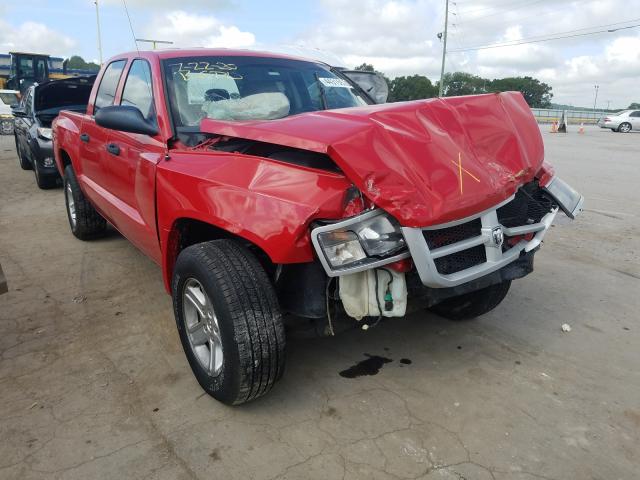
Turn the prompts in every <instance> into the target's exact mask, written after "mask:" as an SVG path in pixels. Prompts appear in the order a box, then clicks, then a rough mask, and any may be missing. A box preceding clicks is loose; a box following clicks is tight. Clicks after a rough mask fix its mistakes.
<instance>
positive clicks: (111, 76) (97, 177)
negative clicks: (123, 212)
mask: <svg viewBox="0 0 640 480" xmlns="http://www.w3.org/2000/svg"><path fill="white" fill-rule="evenodd" d="M126 63H127V61H126V60H116V61H113V62H111V63H110V64H109V65H108V66H107V68H106V69H105V71H104V74H103V75H102V77H101V78H100V80H99V82H100V83H99V86H98V91H97V93H96V97H95V99H94V103H93V105H91V104H90V105H89V106H88V109H87V115H85V116H84V120H83V122H82V126H81V128H80V158H81V162H80V168H79V171H78V172H76V175H77V176H78V178H79V179H80V182H81V183H82V185H83V187H84V190H85V193H86V195H87V196H88V197H89V198H90V199H91V201H92V202H93V204H94V205H95V206H96V207H97V208H98V210H99V211H100V212H101V213H103V214H104V215H105V216H106V217H109V208H108V207H109V199H108V192H107V190H106V178H107V169H106V165H105V161H106V158H105V157H106V150H105V147H106V145H107V135H108V131H107V130H106V129H104V128H102V127H99V126H98V125H96V122H95V114H96V112H97V111H98V110H100V108H102V107H106V106H108V105H113V103H114V101H115V98H116V92H117V89H118V83H119V82H120V77H121V76H122V72H123V71H124V67H125V65H126Z"/></svg>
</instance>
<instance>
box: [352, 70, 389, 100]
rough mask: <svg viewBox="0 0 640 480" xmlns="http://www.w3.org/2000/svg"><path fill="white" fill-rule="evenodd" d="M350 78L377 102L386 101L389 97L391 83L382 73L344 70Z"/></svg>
mask: <svg viewBox="0 0 640 480" xmlns="http://www.w3.org/2000/svg"><path fill="white" fill-rule="evenodd" d="M340 73H342V74H343V75H344V76H345V77H347V78H348V79H349V80H351V81H352V82H354V83H355V84H356V85H358V86H359V87H360V88H361V89H362V90H364V91H365V92H366V93H367V95H369V96H370V97H371V98H372V99H373V101H374V102H376V103H386V101H387V98H389V85H387V81H386V80H385V79H384V77H383V76H382V75H380V74H379V73H376V72H367V71H364V70H342V71H341V72H340Z"/></svg>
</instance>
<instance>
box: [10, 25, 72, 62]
mask: <svg viewBox="0 0 640 480" xmlns="http://www.w3.org/2000/svg"><path fill="white" fill-rule="evenodd" d="M75 46H76V41H75V40H74V39H72V38H70V37H68V36H67V35H65V34H63V33H61V32H58V31H56V30H53V29H51V28H49V27H47V26H46V25H44V24H42V23H36V22H24V23H22V24H20V25H18V26H14V25H11V24H9V23H7V22H6V21H4V20H2V19H0V51H2V52H9V51H26V52H56V54H57V55H68V54H70V53H71V50H72V49H73V48H74V47H75Z"/></svg>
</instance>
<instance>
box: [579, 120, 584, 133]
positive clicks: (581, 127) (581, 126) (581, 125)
mask: <svg viewBox="0 0 640 480" xmlns="http://www.w3.org/2000/svg"><path fill="white" fill-rule="evenodd" d="M578 133H579V134H580V135H582V134H584V123H581V124H580V128H579V129H578Z"/></svg>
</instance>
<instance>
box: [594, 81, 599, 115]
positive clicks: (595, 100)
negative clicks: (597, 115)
mask: <svg viewBox="0 0 640 480" xmlns="http://www.w3.org/2000/svg"><path fill="white" fill-rule="evenodd" d="M593 88H594V89H595V91H596V96H595V98H594V99H593V111H594V112H595V111H596V103H597V102H598V89H600V85H594V86H593Z"/></svg>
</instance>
